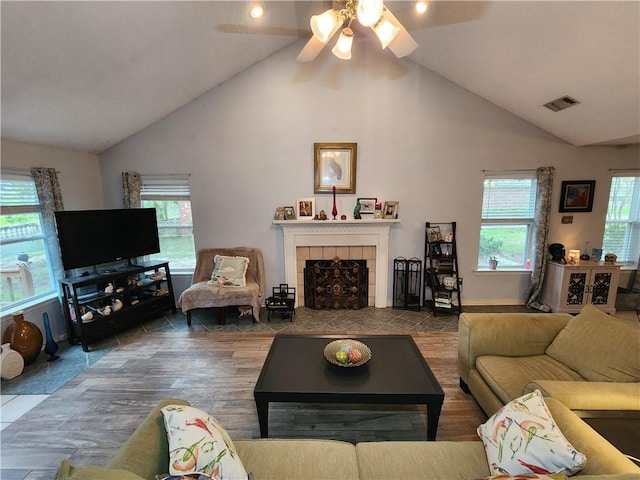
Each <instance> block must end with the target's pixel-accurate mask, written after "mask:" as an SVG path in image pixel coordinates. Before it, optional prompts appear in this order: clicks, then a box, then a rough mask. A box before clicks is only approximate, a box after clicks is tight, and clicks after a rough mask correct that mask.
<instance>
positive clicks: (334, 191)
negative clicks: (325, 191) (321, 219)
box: [331, 185, 338, 220]
mask: <svg viewBox="0 0 640 480" xmlns="http://www.w3.org/2000/svg"><path fill="white" fill-rule="evenodd" d="M331 214H332V215H333V219H334V220H335V219H336V215H338V207H337V206H336V186H335V185H334V186H333V210H331Z"/></svg>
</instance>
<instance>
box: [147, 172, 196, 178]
mask: <svg viewBox="0 0 640 480" xmlns="http://www.w3.org/2000/svg"><path fill="white" fill-rule="evenodd" d="M138 175H140V176H141V177H190V176H191V174H190V173H139V174H138Z"/></svg>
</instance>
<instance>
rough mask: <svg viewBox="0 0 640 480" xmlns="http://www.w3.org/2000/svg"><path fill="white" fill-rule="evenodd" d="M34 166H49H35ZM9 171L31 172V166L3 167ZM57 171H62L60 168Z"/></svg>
mask: <svg viewBox="0 0 640 480" xmlns="http://www.w3.org/2000/svg"><path fill="white" fill-rule="evenodd" d="M33 168H49V167H33ZM1 169H2V170H4V171H7V172H29V173H31V168H22V167H2V168H1ZM56 173H62V172H60V171H59V170H56Z"/></svg>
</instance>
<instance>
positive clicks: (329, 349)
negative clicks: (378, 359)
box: [324, 338, 371, 367]
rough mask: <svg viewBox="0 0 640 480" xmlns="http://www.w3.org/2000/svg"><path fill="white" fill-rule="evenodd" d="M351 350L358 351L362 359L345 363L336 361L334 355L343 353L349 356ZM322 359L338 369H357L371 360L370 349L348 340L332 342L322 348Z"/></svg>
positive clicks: (356, 341)
mask: <svg viewBox="0 0 640 480" xmlns="http://www.w3.org/2000/svg"><path fill="white" fill-rule="evenodd" d="M351 350H358V351H360V353H361V354H362V355H361V357H362V358H361V359H360V360H359V361H356V362H352V361H351V360H347V361H346V362H345V363H342V362H339V361H338V360H337V359H336V353H338V352H339V351H343V352H345V353H347V354H349V352H350V351H351ZM324 358H326V359H327V361H328V362H329V363H332V364H334V365H337V366H339V367H359V366H361V365H364V364H365V363H367V362H368V361H369V360H371V349H370V348H369V347H368V346H366V345H365V344H364V343H362V342H359V341H358V340H352V339H349V338H346V339H344V340H334V341H333V342H330V343H328V344H327V345H326V346H325V347H324Z"/></svg>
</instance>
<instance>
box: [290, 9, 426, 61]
mask: <svg viewBox="0 0 640 480" xmlns="http://www.w3.org/2000/svg"><path fill="white" fill-rule="evenodd" d="M336 4H337V5H338V7H339V8H338V9H334V8H330V9H329V10H326V11H325V12H324V13H321V14H319V15H313V16H312V17H311V20H310V22H309V23H310V25H311V31H312V32H313V36H312V37H311V39H310V40H309V41H308V42H307V44H306V45H305V46H304V48H303V49H302V51H301V52H300V54H299V55H298V57H297V60H298V61H299V62H311V61H313V60H315V58H316V57H317V56H318V55H319V54H320V52H321V51H322V49H323V48H324V46H325V45H326V44H327V43H328V42H329V40H331V38H332V37H333V36H334V35H335V34H336V33H337V32H338V30H340V28H341V27H342V31H341V33H340V36H339V37H338V41H337V42H336V44H335V46H334V47H333V49H332V50H331V52H332V53H333V54H334V55H335V56H336V57H338V58H340V59H343V60H349V59H350V58H351V45H352V43H353V37H354V32H353V29H352V28H351V25H352V23H353V22H354V21H357V22H358V23H359V24H360V26H362V27H365V28H367V27H369V28H371V30H373V32H374V33H375V34H376V37H377V38H378V40H380V45H381V47H382V48H383V49H385V48H387V47H389V50H391V51H392V52H393V53H394V54H395V55H396V57H398V58H402V57H406V56H407V55H409V54H411V53H412V52H413V51H414V50H415V49H416V48H417V47H418V44H417V43H416V41H415V40H414V39H413V37H412V36H411V35H410V34H409V32H408V31H407V29H406V28H405V27H404V26H403V25H402V24H401V23H400V22H399V21H398V19H397V18H396V17H395V15H394V14H393V13H391V10H389V8H387V6H386V5H384V2H383V0H336ZM418 5H420V6H421V7H422V8H423V10H422V13H424V12H425V11H426V10H427V3H426V2H418V3H417V4H416V6H417V8H420V7H418Z"/></svg>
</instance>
